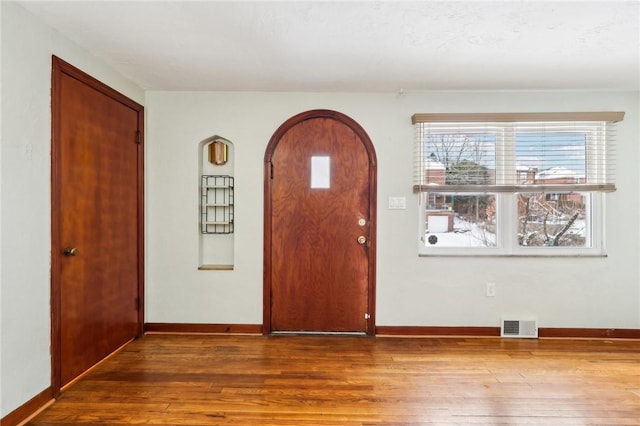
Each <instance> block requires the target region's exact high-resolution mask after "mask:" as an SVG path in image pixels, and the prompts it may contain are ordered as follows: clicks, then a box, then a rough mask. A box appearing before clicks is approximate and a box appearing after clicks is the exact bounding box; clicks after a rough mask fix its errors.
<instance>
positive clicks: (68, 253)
mask: <svg viewBox="0 0 640 426" xmlns="http://www.w3.org/2000/svg"><path fill="white" fill-rule="evenodd" d="M77 254H78V249H77V248H75V247H66V248H65V249H64V255H65V256H68V257H70V256H75V255H77Z"/></svg>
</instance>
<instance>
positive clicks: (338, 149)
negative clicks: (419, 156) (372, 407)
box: [265, 110, 375, 333]
mask: <svg viewBox="0 0 640 426" xmlns="http://www.w3.org/2000/svg"><path fill="white" fill-rule="evenodd" d="M266 160H267V163H268V164H267V168H266V173H267V176H265V178H266V187H265V188H266V189H265V200H266V209H267V210H268V211H265V222H266V223H265V225H266V226H265V258H266V261H265V294H268V295H269V299H270V300H268V301H267V300H266V301H265V311H266V312H270V315H269V317H267V315H268V314H265V323H266V328H267V329H268V330H270V331H272V332H282V331H287V332H345V333H372V332H373V327H372V324H373V308H374V305H373V300H374V274H375V268H374V259H375V254H374V251H375V244H374V242H375V210H374V204H375V154H374V152H373V148H372V145H371V142H370V141H369V139H368V136H367V135H366V133H365V132H364V130H362V128H361V127H360V126H359V125H357V123H355V122H354V121H353V120H351V119H350V118H348V117H346V116H344V115H342V114H339V113H336V112H333V111H326V110H317V111H310V112H307V113H303V114H300V115H298V116H296V117H293V118H292V119H290V120H289V121H287V122H286V123H285V124H283V125H282V126H281V127H280V129H279V130H278V131H277V132H276V134H275V135H274V138H272V140H271V142H270V144H269V147H268V149H267V156H266Z"/></svg>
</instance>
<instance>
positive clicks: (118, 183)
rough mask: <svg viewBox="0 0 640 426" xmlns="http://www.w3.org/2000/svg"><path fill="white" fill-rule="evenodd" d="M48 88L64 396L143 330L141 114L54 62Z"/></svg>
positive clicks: (57, 360) (56, 318)
mask: <svg viewBox="0 0 640 426" xmlns="http://www.w3.org/2000/svg"><path fill="white" fill-rule="evenodd" d="M52 87H53V91H52V94H53V97H52V113H53V120H52V122H53V123H52V125H53V126H52V129H53V130H52V319H53V324H52V342H53V344H52V346H53V354H52V364H53V389H54V392H55V393H58V392H59V391H60V389H61V388H62V387H64V386H65V385H67V384H69V383H70V382H71V381H73V380H74V379H75V378H76V377H78V376H79V375H81V374H82V373H83V372H85V371H86V370H87V369H89V368H90V367H92V366H93V365H95V364H96V363H97V362H99V361H101V360H102V359H104V358H105V357H106V356H107V355H109V354H110V353H112V352H113V351H115V350H116V349H118V348H119V347H121V346H122V345H124V344H125V343H127V342H129V341H130V340H131V339H133V338H134V337H136V336H138V335H140V334H141V333H142V324H143V315H142V307H141V301H142V292H143V286H142V283H143V272H142V271H143V226H142V220H143V219H142V218H143V213H142V212H143V208H142V199H143V198H142V193H143V190H142V187H143V181H142V176H143V174H142V165H143V156H142V155H143V150H142V136H141V132H142V117H143V107H142V106H141V105H138V104H137V103H135V102H133V101H131V100H130V99H128V98H126V97H124V96H123V95H121V94H120V93H118V92H116V91H114V90H113V89H111V88H109V87H107V86H105V85H104V84H102V83H100V82H98V81H97V80H95V79H93V78H92V77H90V76H88V75H87V74H85V73H83V72H82V71H80V70H78V69H76V68H74V67H72V66H71V65H69V64H67V63H66V62H64V61H62V60H60V59H58V58H55V57H54V58H53V78H52Z"/></svg>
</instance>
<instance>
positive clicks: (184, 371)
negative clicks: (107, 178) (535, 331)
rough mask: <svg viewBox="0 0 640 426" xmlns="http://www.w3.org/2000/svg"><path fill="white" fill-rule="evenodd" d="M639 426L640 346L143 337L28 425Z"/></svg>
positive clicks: (594, 342) (575, 342) (568, 342)
mask: <svg viewBox="0 0 640 426" xmlns="http://www.w3.org/2000/svg"><path fill="white" fill-rule="evenodd" d="M124 423H143V424H170V425H231V424H233V425H263V426H268V425H317V426H320V425H423V424H435V425H472V424H473V425H475V424H482V425H545V426H549V425H640V341H630V340H611V341H605V340H566V339H564V340H553V339H549V340H545V339H541V340H509V339H498V338H475V339H473V338H470V339H466V338H398V337H394V338H389V337H386V338H385V337H377V338H370V337H345V336H277V337H264V336H238V335H233V336H229V335H227V336H215V335H156V334H150V335H146V336H145V337H144V338H142V339H140V340H137V341H134V342H132V343H130V344H129V345H127V346H126V347H125V348H124V349H122V350H121V351H120V352H119V353H117V354H116V355H115V356H113V357H112V358H110V359H108V360H106V361H105V362H104V363H102V364H100V365H99V366H98V367H96V368H95V369H94V370H92V371H91V372H90V373H88V374H87V375H86V376H85V377H83V378H82V379H81V380H79V381H78V382H77V383H75V384H74V385H72V386H71V388H70V389H68V390H67V391H66V392H65V393H64V394H63V395H62V396H61V398H60V399H59V400H58V401H57V402H56V403H54V404H53V405H52V406H51V407H49V408H48V409H47V410H45V411H44V412H42V413H41V414H40V415H39V416H37V417H36V418H35V419H33V420H32V421H31V422H30V423H28V424H30V425H60V424H94V425H103V424H124Z"/></svg>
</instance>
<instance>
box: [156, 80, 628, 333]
mask: <svg viewBox="0 0 640 426" xmlns="http://www.w3.org/2000/svg"><path fill="white" fill-rule="evenodd" d="M639 100H640V99H639V94H638V93H637V92H634V93H622V92H620V93H605V92H597V93H589V92H555V93H553V92H490V93H482V92H473V93H462V92H433V93H421V94H412V93H408V94H405V95H403V96H397V95H396V94H355V93H330V94H317V93H181V92H148V93H147V111H148V123H147V137H148V140H149V143H148V146H147V150H148V152H147V154H148V157H147V172H148V176H147V177H148V180H147V193H148V204H147V214H148V215H147V226H148V236H147V243H148V245H147V254H148V260H147V301H146V303H147V304H146V314H147V321H148V322H185V323H189V322H202V323H232V324H233V323H253V324H260V323H261V322H262V240H263V238H262V228H263V227H262V215H263V195H262V190H263V189H262V188H263V157H264V151H265V148H266V145H267V143H268V141H269V139H270V137H271V136H272V134H273V132H274V131H275V130H276V128H277V127H278V126H279V125H280V124H281V123H282V122H283V121H285V120H286V119H287V118H289V117H291V116H292V115H294V114H297V113H299V112H302V111H305V110H309V109H315V108H326V109H334V110H338V111H340V112H343V113H345V114H347V115H349V116H351V117H352V118H353V119H355V120H356V121H357V122H359V123H360V124H361V125H362V126H363V127H364V129H365V130H366V131H367V133H368V134H369V136H370V138H371V140H372V141H373V144H374V145H375V148H376V151H377V156H378V182H379V184H378V258H377V265H378V271H377V321H376V322H377V325H405V326H498V325H499V320H500V316H501V315H502V314H532V315H536V316H537V317H538V318H539V321H540V326H542V327H593V328H637V327H640V279H639V275H638V266H637V264H638V258H640V246H639V243H638V241H639V240H640V238H639V237H640V228H639V224H638V222H639V221H638V218H639V217H640V211H639V198H638V193H639V186H640V185H639V183H640V176H639V173H638V167H637V164H638V161H639V160H640V151H639V146H640V144H639V138H640V136H639V135H640V129H639V128H638V123H639V119H640V117H639V111H638V104H639ZM588 110H622V111H625V112H626V118H625V120H624V121H623V122H621V123H619V126H618V141H619V143H618V148H619V149H618V175H619V176H618V191H617V192H615V193H612V194H610V195H607V211H606V213H607V218H606V231H607V245H608V254H609V256H608V257H606V258H558V259H555V258H507V257H491V258H469V257H464V258H461V257H457V258H451V257H426V258H424V257H422V258H419V257H418V256H417V255H416V251H417V244H416V232H417V226H418V225H417V217H418V214H417V196H416V195H414V194H413V193H412V149H413V146H412V143H413V128H412V125H411V123H410V117H411V115H412V114H413V113H416V112H483V111H491V112H503V111H515V112H520V111H588ZM214 134H219V135H224V136H225V137H226V138H228V139H230V140H231V141H233V143H234V147H235V156H236V157H235V160H234V161H235V171H236V181H235V184H236V210H235V212H236V216H235V217H236V227H235V239H236V240H235V250H236V252H235V259H236V268H235V270H234V271H198V270H197V267H198V252H197V250H198V226H197V221H198V187H197V186H198V176H197V173H198V165H197V159H198V151H197V148H198V143H199V142H200V141H201V140H203V139H205V138H207V137H209V136H211V135H214ZM389 196H405V197H407V204H408V208H407V209H406V210H388V209H387V201H388V197H389ZM489 281H490V282H495V283H497V295H496V297H494V298H487V297H486V296H485V284H486V282H489Z"/></svg>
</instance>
